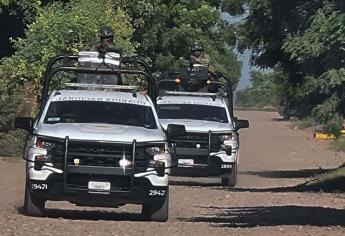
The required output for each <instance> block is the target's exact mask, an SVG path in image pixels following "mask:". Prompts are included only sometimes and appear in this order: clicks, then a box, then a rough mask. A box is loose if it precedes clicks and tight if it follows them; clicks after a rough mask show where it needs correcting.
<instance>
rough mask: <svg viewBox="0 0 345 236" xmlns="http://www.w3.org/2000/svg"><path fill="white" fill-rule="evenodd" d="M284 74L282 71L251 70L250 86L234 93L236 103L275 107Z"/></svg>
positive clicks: (239, 104)
mask: <svg viewBox="0 0 345 236" xmlns="http://www.w3.org/2000/svg"><path fill="white" fill-rule="evenodd" d="M285 77H286V75H285V74H284V73H283V72H282V71H273V72H261V71H251V72H250V81H251V87H247V88H245V89H243V90H240V91H238V92H237V93H236V105H237V106H239V107H258V108H263V107H267V106H268V107H276V106H277V105H278V103H279V100H280V97H281V93H282V91H281V90H282V84H281V82H282V81H284V80H285Z"/></svg>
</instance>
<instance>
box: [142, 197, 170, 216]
mask: <svg viewBox="0 0 345 236" xmlns="http://www.w3.org/2000/svg"><path fill="white" fill-rule="evenodd" d="M142 215H143V217H144V219H145V220H151V221H156V222H166V221H167V220H168V217H169V190H167V194H166V196H165V199H164V201H162V202H160V203H155V204H144V205H143V208H142Z"/></svg>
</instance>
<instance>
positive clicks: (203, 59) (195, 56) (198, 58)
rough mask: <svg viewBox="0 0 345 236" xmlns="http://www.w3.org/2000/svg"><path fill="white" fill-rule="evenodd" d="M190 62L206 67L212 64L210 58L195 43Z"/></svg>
mask: <svg viewBox="0 0 345 236" xmlns="http://www.w3.org/2000/svg"><path fill="white" fill-rule="evenodd" d="M190 60H191V64H201V65H205V66H209V64H210V57H209V56H208V55H207V54H206V53H205V52H204V49H203V48H202V47H201V46H200V45H199V44H198V43H194V45H193V47H192V49H191V56H190Z"/></svg>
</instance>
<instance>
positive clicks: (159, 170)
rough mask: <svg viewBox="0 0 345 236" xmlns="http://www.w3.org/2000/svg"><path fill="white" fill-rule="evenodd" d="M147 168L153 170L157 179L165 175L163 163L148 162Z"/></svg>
mask: <svg viewBox="0 0 345 236" xmlns="http://www.w3.org/2000/svg"><path fill="white" fill-rule="evenodd" d="M149 167H151V168H154V169H155V171H156V172H157V175H158V176H159V177H163V176H164V175H165V162H164V161H158V160H157V161H156V160H150V162H149Z"/></svg>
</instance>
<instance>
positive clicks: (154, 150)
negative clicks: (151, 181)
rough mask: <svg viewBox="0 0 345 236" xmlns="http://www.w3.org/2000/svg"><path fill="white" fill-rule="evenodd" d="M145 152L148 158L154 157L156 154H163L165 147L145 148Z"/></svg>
mask: <svg viewBox="0 0 345 236" xmlns="http://www.w3.org/2000/svg"><path fill="white" fill-rule="evenodd" d="M146 152H147V153H148V154H149V155H150V156H155V155H158V154H163V153H165V147H164V146H155V147H147V148H146Z"/></svg>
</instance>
